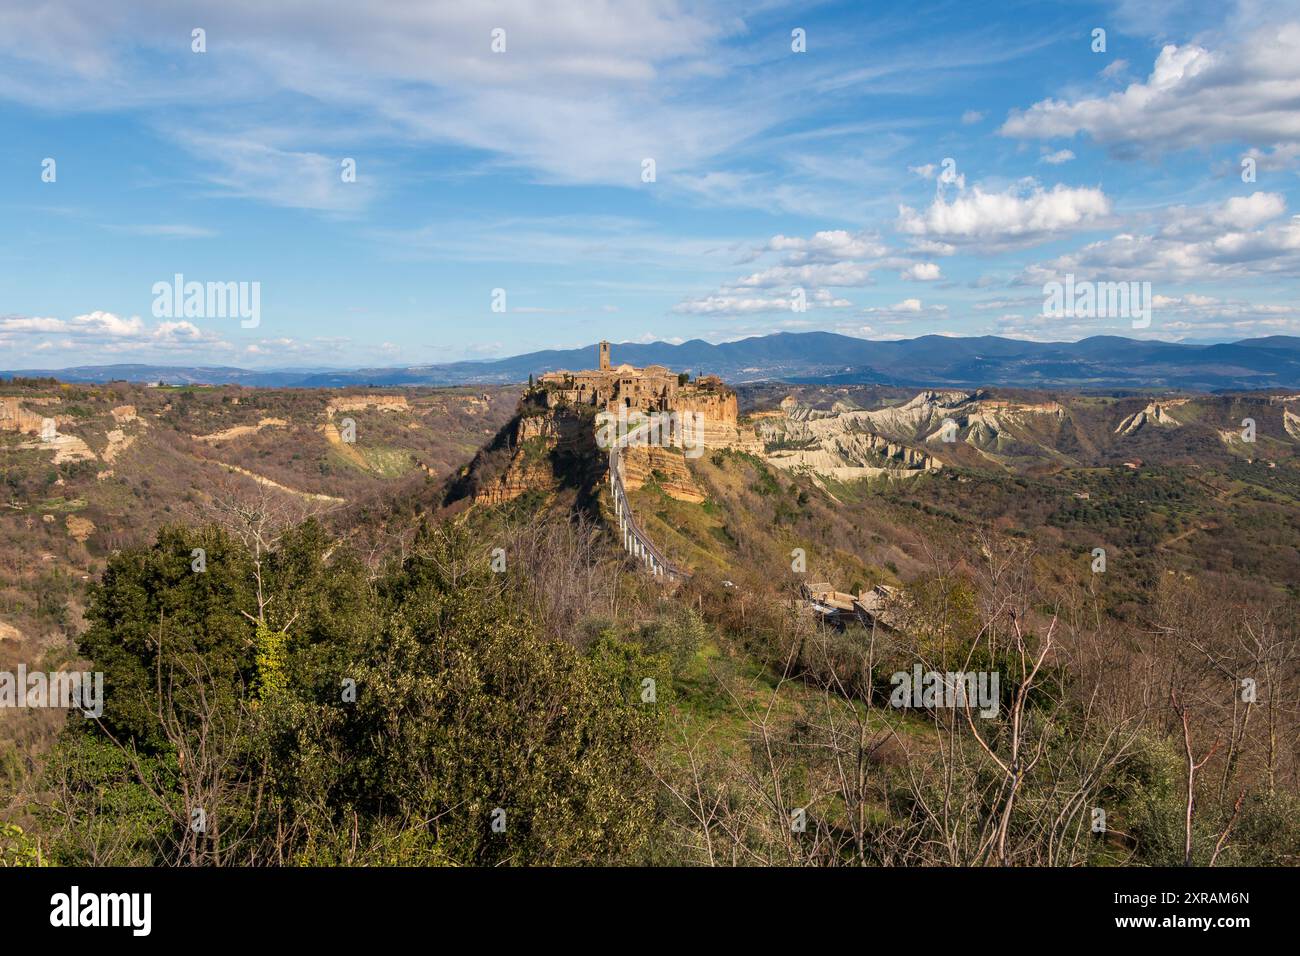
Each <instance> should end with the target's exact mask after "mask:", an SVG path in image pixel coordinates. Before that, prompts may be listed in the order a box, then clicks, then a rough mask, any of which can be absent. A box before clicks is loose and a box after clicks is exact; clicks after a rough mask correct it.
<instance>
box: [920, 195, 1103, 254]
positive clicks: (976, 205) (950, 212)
mask: <svg viewBox="0 0 1300 956" xmlns="http://www.w3.org/2000/svg"><path fill="white" fill-rule="evenodd" d="M1110 209H1111V204H1110V200H1109V199H1108V198H1106V195H1105V194H1104V193H1103V192H1102V191H1101V190H1100V189H1096V188H1092V187H1084V188H1073V187H1069V186H1064V185H1061V184H1059V183H1058V184H1057V185H1056V186H1054V187H1053V188H1052V189H1050V190H1046V189H1043V188H1042V187H1041V186H1034V187H1032V188H1031V189H1029V190H1028V191H1025V190H1023V189H1017V188H1014V187H1013V188H1012V189H1009V190H1007V191H1005V192H997V193H993V192H985V191H984V190H983V189H982V188H980V187H979V186H975V187H973V188H972V189H971V190H969V191H964V192H962V193H961V194H960V195H958V196H957V197H956V198H954V199H953V200H952V201H951V202H950V201H948V200H947V199H946V198H945V197H943V196H937V197H936V198H935V200H934V202H932V203H931V204H930V206H929V208H928V209H926V210H924V211H922V212H918V211H916V210H915V209H913V208H911V207H910V206H899V207H898V223H897V225H898V229H899V231H900V232H904V233H907V234H910V235H915V236H925V237H928V238H937V239H940V240H942V241H948V242H957V243H961V242H976V241H983V242H988V243H993V244H997V243H1006V242H1032V241H1037V240H1041V239H1046V238H1049V237H1051V236H1053V235H1055V234H1058V233H1063V232H1069V231H1072V230H1076V229H1080V228H1084V227H1086V226H1090V225H1095V224H1097V223H1098V222H1099V220H1101V219H1102V218H1103V217H1105V216H1106V215H1108V214H1109V213H1110Z"/></svg>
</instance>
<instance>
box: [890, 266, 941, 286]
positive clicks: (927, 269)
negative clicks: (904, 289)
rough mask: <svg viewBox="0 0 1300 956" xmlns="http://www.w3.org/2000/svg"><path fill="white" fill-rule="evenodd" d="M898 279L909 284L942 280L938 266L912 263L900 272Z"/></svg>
mask: <svg viewBox="0 0 1300 956" xmlns="http://www.w3.org/2000/svg"><path fill="white" fill-rule="evenodd" d="M898 277H899V278H900V279H904V280H907V281H909V282H934V281H936V280H938V279H942V278H943V276H942V275H941V274H940V273H939V266H938V264H937V263H934V262H914V263H912V264H911V265H910V266H908V267H907V268H906V269H904V270H903V271H902V272H900V273H899V274H898Z"/></svg>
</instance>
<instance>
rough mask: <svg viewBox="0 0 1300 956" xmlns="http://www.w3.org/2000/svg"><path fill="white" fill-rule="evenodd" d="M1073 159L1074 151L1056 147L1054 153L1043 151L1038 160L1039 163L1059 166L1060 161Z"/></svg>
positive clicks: (1064, 161)
mask: <svg viewBox="0 0 1300 956" xmlns="http://www.w3.org/2000/svg"><path fill="white" fill-rule="evenodd" d="M1072 159H1074V153H1073V152H1071V151H1070V150H1068V149H1058V150H1057V151H1056V152H1054V153H1044V154H1043V156H1042V157H1041V158H1040V159H1039V160H1038V161H1039V162H1040V163H1048V164H1050V165H1052V166H1060V165H1061V164H1062V163H1068V162H1069V161H1070V160H1072Z"/></svg>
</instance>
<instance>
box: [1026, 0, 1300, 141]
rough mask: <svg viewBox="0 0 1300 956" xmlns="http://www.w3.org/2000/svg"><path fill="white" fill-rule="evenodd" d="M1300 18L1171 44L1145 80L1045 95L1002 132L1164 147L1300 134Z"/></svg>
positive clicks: (1292, 137) (1298, 138)
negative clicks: (1090, 92) (1219, 41)
mask: <svg viewBox="0 0 1300 956" xmlns="http://www.w3.org/2000/svg"><path fill="white" fill-rule="evenodd" d="M1297 49H1300V20H1294V21H1291V22H1289V23H1282V24H1280V25H1275V26H1272V27H1269V28H1265V29H1261V30H1259V31H1257V32H1253V33H1251V34H1249V35H1248V36H1246V37H1244V38H1243V39H1242V40H1241V41H1239V42H1237V43H1235V44H1232V45H1230V46H1226V47H1225V48H1223V49H1216V50H1211V49H1207V48H1206V47H1204V46H1200V45H1198V44H1194V43H1193V44H1186V45H1184V46H1178V45H1175V44H1168V45H1166V46H1165V47H1164V48H1163V49H1161V51H1160V53H1159V55H1158V56H1157V57H1156V60H1155V64H1154V66H1153V68H1152V70H1151V73H1150V75H1149V76H1148V77H1147V78H1146V80H1145V81H1144V82H1139V83H1132V84H1130V85H1129V86H1128V87H1126V88H1125V89H1123V90H1121V91H1117V92H1114V93H1110V94H1108V95H1106V96H1098V97H1091V98H1088V97H1085V98H1081V99H1077V100H1074V101H1066V100H1058V99H1052V98H1049V99H1046V100H1042V101H1040V102H1038V103H1035V104H1033V105H1032V106H1030V107H1029V108H1028V109H1027V110H1023V111H1021V110H1013V111H1012V112H1011V114H1010V115H1009V116H1008V117H1007V120H1006V122H1004V123H1003V124H1002V127H1001V129H1000V132H1001V133H1002V134H1003V135H1005V136H1010V137H1015V138H1018V139H1053V138H1057V137H1067V138H1068V137H1071V136H1074V135H1076V134H1079V133H1084V134H1087V135H1088V136H1090V137H1092V139H1094V140H1095V141H1097V142H1099V143H1104V144H1109V145H1123V146H1126V147H1132V148H1137V149H1140V150H1142V151H1156V152H1158V151H1162V150H1165V149H1177V148H1183V147H1189V146H1202V145H1206V144H1211V143H1224V142H1234V141H1245V142H1247V143H1269V144H1273V143H1295V142H1300V110H1297V109H1296V103H1297V102H1298V101H1300V57H1298V56H1296V50H1297Z"/></svg>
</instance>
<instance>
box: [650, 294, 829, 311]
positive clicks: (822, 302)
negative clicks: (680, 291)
mask: <svg viewBox="0 0 1300 956" xmlns="http://www.w3.org/2000/svg"><path fill="white" fill-rule="evenodd" d="M805 300H806V303H807V307H808V309H810V310H811V309H845V308H849V307H850V306H852V305H853V303H852V302H850V301H849V300H848V299H841V298H836V297H835V296H834V295H832V294H831V293H830V292H829V291H828V290H826V289H815V290H813V292H811V293H806V294H805ZM795 301H796V300H795V296H794V293H793V290H792V291H791V294H790V295H762V294H757V295H755V294H749V295H746V294H742V293H735V292H720V293H718V294H717V295H710V296H705V297H703V298H699V299H687V300H685V301H684V302H679V303H678V304H677V305H675V306H674V307H673V311H674V312H676V313H678V314H679V315H755V314H758V313H768V312H794V311H795V309H794V305H795Z"/></svg>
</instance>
